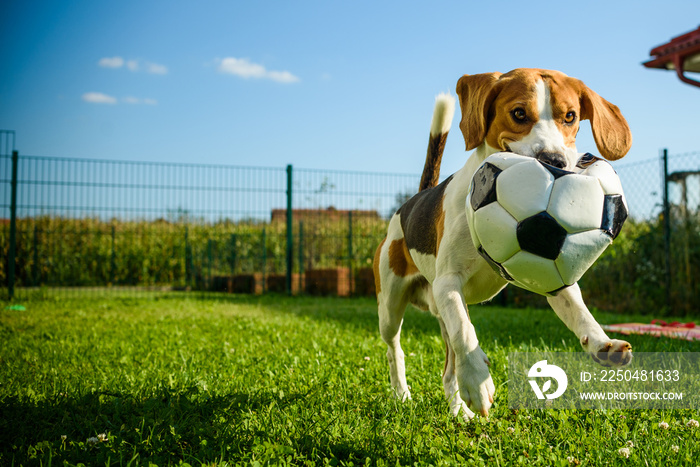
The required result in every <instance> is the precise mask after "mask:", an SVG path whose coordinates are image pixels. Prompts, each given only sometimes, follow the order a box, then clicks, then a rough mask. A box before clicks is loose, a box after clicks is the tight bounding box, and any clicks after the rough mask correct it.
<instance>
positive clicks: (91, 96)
mask: <svg viewBox="0 0 700 467" xmlns="http://www.w3.org/2000/svg"><path fill="white" fill-rule="evenodd" d="M83 100H84V101H85V102H89V103H91V104H116V103H117V98H116V97H112V96H108V95H107V94H103V93H101V92H86V93H85V94H83Z"/></svg>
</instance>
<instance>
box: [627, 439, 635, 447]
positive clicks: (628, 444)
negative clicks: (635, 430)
mask: <svg viewBox="0 0 700 467" xmlns="http://www.w3.org/2000/svg"><path fill="white" fill-rule="evenodd" d="M627 447H628V448H633V447H634V443H633V442H632V440H629V441H627Z"/></svg>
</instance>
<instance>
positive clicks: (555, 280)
mask: <svg viewBox="0 0 700 467" xmlns="http://www.w3.org/2000/svg"><path fill="white" fill-rule="evenodd" d="M502 266H503V267H504V268H505V270H506V271H508V274H510V275H511V276H512V277H514V278H517V280H518V282H519V284H522V286H523V287H524V288H526V289H528V290H531V291H532V292H535V293H539V294H547V293H549V292H553V291H555V290H557V289H560V288H562V287H564V285H565V284H564V281H562V279H561V276H559V270H558V269H557V267H556V265H555V264H554V261H552V260H550V259H546V258H542V257H541V256H537V255H533V254H532V253H528V252H527V251H520V252H518V253H516V254H515V255H514V256H513V257H512V258H510V259H509V260H508V261H506V262H504V263H502Z"/></svg>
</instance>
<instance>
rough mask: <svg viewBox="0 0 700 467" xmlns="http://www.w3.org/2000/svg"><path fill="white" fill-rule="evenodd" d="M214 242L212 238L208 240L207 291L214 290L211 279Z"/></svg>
mask: <svg viewBox="0 0 700 467" xmlns="http://www.w3.org/2000/svg"><path fill="white" fill-rule="evenodd" d="M213 249H214V242H213V240H212V239H211V238H210V239H208V240H207V284H206V286H205V287H206V289H207V290H209V291H211V290H212V278H211V263H212V262H213V261H214V252H213Z"/></svg>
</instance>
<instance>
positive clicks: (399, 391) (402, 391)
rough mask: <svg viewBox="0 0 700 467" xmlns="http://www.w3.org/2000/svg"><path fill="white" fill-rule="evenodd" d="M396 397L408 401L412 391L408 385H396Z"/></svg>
mask: <svg viewBox="0 0 700 467" xmlns="http://www.w3.org/2000/svg"><path fill="white" fill-rule="evenodd" d="M394 397H396V398H397V399H398V400H400V401H401V402H406V401H410V400H411V391H410V390H409V389H408V388H407V387H403V388H402V387H395V388H394Z"/></svg>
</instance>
